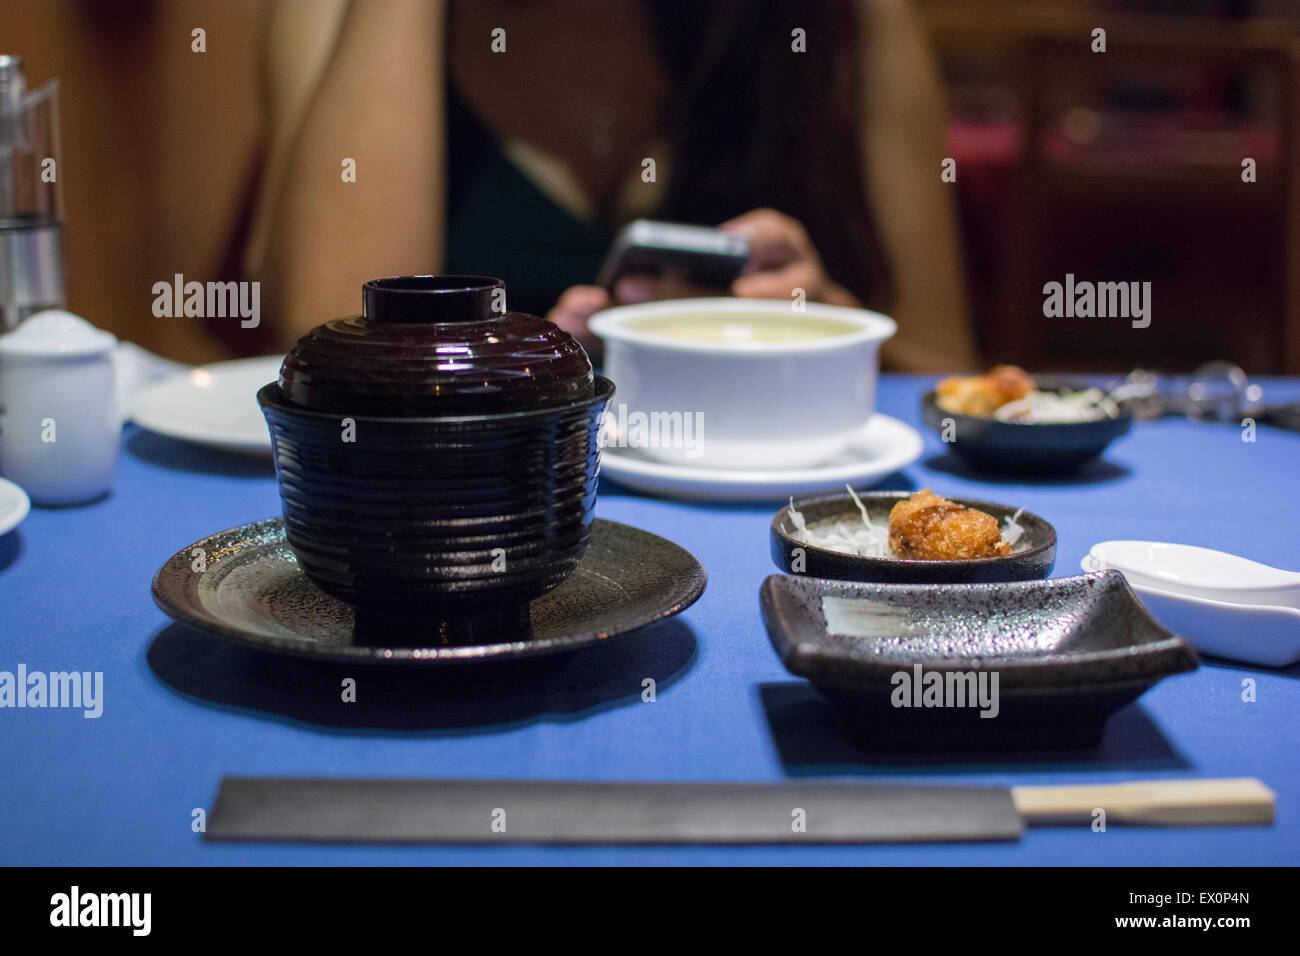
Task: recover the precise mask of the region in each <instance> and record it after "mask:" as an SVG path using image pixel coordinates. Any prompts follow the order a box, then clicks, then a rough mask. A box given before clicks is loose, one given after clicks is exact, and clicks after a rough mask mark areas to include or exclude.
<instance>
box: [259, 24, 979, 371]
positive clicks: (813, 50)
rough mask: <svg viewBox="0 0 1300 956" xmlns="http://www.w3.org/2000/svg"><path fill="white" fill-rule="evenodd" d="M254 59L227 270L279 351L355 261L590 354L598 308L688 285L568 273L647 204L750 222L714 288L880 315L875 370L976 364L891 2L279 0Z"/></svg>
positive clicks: (333, 296) (949, 212) (348, 276)
mask: <svg viewBox="0 0 1300 956" xmlns="http://www.w3.org/2000/svg"><path fill="white" fill-rule="evenodd" d="M796 29H798V30H802V31H803V34H802V36H803V43H804V44H805V46H806V51H796V47H797V46H798V45H799V39H798V37H797V35H796V34H795V33H794V31H796ZM502 31H503V32H502ZM494 46H495V49H494ZM263 60H264V77H263V89H264V103H265V111H266V121H267V126H268V128H267V133H268V140H267V147H266V155H265V159H264V164H263V169H262V175H261V179H260V182H259V185H258V195H257V201H256V207H255V211H254V218H253V225H252V230H251V235H250V237H249V241H248V244H247V249H246V254H245V266H246V268H247V270H248V271H249V272H250V273H251V275H252V277H253V278H257V279H261V280H263V302H264V310H265V312H266V314H267V315H268V317H269V319H270V321H272V322H274V323H276V330H277V335H278V337H279V343H278V344H280V345H282V346H287V345H288V344H289V343H291V342H292V341H293V340H294V339H295V338H296V337H297V336H298V335H300V334H301V333H303V332H304V331H306V330H307V329H308V328H310V327H312V326H313V325H316V324H317V323H319V322H320V321H322V320H323V319H325V318H328V317H332V316H334V315H339V314H344V313H347V312H352V311H355V303H356V300H357V297H358V287H359V286H360V285H361V283H362V282H364V281H365V280H367V279H370V278H374V277H378V276H385V275H398V274H417V273H429V272H445V273H489V274H492V275H496V276H500V277H501V278H503V279H505V281H506V283H507V288H508V293H509V304H510V307H511V308H515V309H521V310H523V311H529V312H537V313H543V314H546V315H547V316H548V317H549V318H550V319H551V320H552V321H554V322H556V323H558V324H559V325H561V326H562V327H564V328H566V329H567V330H569V331H570V332H572V333H574V334H575V335H577V336H578V337H579V338H580V340H582V341H583V342H584V344H587V345H588V346H589V347H593V348H594V347H595V345H596V344H595V343H593V342H592V340H591V338H590V337H589V335H588V333H587V327H586V323H587V319H588V318H589V317H590V315H591V314H592V313H594V312H596V311H598V310H599V309H601V308H605V307H607V306H609V305H612V304H622V303H625V302H635V301H646V300H650V299H655V298H669V297H679V296H681V295H689V294H693V293H694V292H695V291H696V290H690V289H684V288H679V287H676V286H674V285H673V284H672V283H670V282H665V281H662V280H654V279H649V278H643V277H628V278H626V279H624V280H623V281H621V282H620V283H619V284H618V285H617V287H616V288H615V290H614V298H613V300H611V297H610V295H609V294H608V293H607V292H606V291H605V290H603V289H601V288H599V287H596V286H592V285H589V284H588V283H590V282H592V281H593V279H594V277H595V275H596V272H597V270H598V268H599V265H600V262H601V260H602V258H603V257H604V255H605V253H606V251H607V250H608V248H609V246H610V244H611V242H612V240H613V238H614V236H615V233H616V232H617V228H618V226H619V225H621V224H623V223H626V222H628V221H630V220H632V219H635V218H657V219H668V220H674V221H681V222H694V223H704V224H723V228H726V229H730V230H735V231H737V232H743V233H745V234H747V235H748V236H749V237H750V241H751V256H750V262H749V264H748V265H747V267H746V269H745V272H744V274H742V275H741V277H740V278H738V279H737V280H736V281H735V283H734V284H733V286H732V288H731V290H730V291H731V294H733V295H737V296H745V297H757V298H775V299H786V300H789V299H790V298H791V296H792V291H793V290H794V289H796V288H802V289H803V290H805V292H806V295H807V297H808V299H809V300H811V301H815V302H827V303H832V304H836V305H849V306H854V305H865V306H867V307H870V308H876V309H879V310H880V311H884V312H887V313H889V314H891V315H892V316H894V318H896V319H897V321H898V323H899V333H898V335H897V336H896V337H895V338H894V339H893V340H891V341H890V342H889V343H887V345H886V348H885V350H884V358H885V361H886V362H887V364H889V365H891V366H892V367H895V368H901V369H908V370H919V371H938V370H949V369H954V368H968V367H970V366H972V365H974V364H975V361H976V358H975V349H974V344H973V336H972V333H971V330H970V327H969V323H968V318H967V310H966V300H965V292H964V287H963V278H962V272H961V266H960V257H959V251H958V240H957V231H956V223H955V217H954V213H953V205H954V204H953V200H952V198H951V194H950V192H949V191H948V189H949V187H947V186H945V185H944V184H943V183H942V182H941V181H940V176H939V173H940V161H941V159H942V158H943V155H944V150H943V145H944V139H943V108H942V95H941V89H940V84H939V79H938V75H937V67H936V64H935V62H934V60H933V58H932V56H931V53H930V51H929V49H928V48H927V46H926V43H925V40H924V37H923V35H922V32H921V29H920V26H919V24H918V23H917V21H916V20H915V18H914V17H913V15H912V11H911V9H910V7H909V5H908V4H907V3H906V2H905V0H858V2H856V3H854V2H843V0H810V2H805V3H797V4H796V3H792V2H785V3H781V2H771V0H761V2H740V0H656V2H649V0H548V2H540V0H472V2H470V0H448V2H430V0H350V2H349V0H279V2H277V3H275V4H274V5H273V7H272V9H271V10H270V13H269V15H268V18H267V22H266V28H265V36H264V45H263ZM645 159H653V160H654V166H655V176H654V179H653V181H650V182H647V181H645V179H643V176H642V172H643V169H644V168H645V166H644V160H645ZM348 160H351V161H353V162H354V163H355V181H354V182H345V181H344V177H343V176H342V175H341V168H342V166H343V165H344V164H345V162H346V161H348Z"/></svg>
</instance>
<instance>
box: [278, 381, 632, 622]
mask: <svg viewBox="0 0 1300 956" xmlns="http://www.w3.org/2000/svg"><path fill="white" fill-rule="evenodd" d="M613 391H614V387H613V384H612V383H611V382H610V381H609V380H608V379H604V378H597V379H596V381H595V387H594V394H593V396H592V397H590V398H587V399H585V400H580V401H575V402H571V403H569V404H565V405H560V406H555V407H550V408H539V409H533V410H528V411H519V412H505V413H499V414H488V415H462V416H438V417H414V416H413V417H384V416H366V415H360V414H357V415H344V414H339V413H331V412H320V411H312V410H307V409H303V408H299V407H297V406H295V405H293V404H292V403H290V402H288V401H286V400H285V397H284V395H283V393H282V391H281V389H280V386H279V385H278V384H276V383H272V384H269V385H267V386H265V387H264V388H262V389H261V390H260V391H259V392H258V396H257V397H258V402H259V403H260V404H261V406H262V410H263V413H264V414H265V415H266V420H267V425H268V427H269V428H270V431H271V441H272V448H273V455H274V460H275V468H276V475H277V477H278V479H279V483H280V494H281V498H282V500H283V504H284V521H285V533H286V538H287V540H288V543H289V545H290V546H291V547H292V548H293V550H294V553H295V554H296V555H297V556H298V560H299V562H300V564H301V565H302V568H303V570H304V571H305V572H306V573H307V574H308V576H310V578H311V579H312V581H313V582H314V583H315V584H316V585H317V586H318V587H319V588H320V589H321V590H323V591H325V592H326V593H328V594H330V595H333V596H334V597H337V598H339V599H340V600H342V601H345V602H347V603H348V604H351V605H353V606H356V607H360V608H363V609H372V610H375V611H377V612H379V613H381V614H386V613H393V614H397V613H403V614H433V615H451V616H456V615H461V614H480V613H483V612H484V610H485V609H486V610H508V609H509V608H511V607H515V608H518V607H521V606H524V607H526V604H527V602H528V601H530V600H532V599H533V598H535V597H537V596H539V595H541V594H543V593H545V592H546V591H548V590H550V589H551V588H553V587H555V586H556V585H558V584H559V583H560V582H561V581H562V580H563V579H564V577H565V575H567V574H568V573H569V572H570V571H571V570H572V569H573V567H574V566H575V565H576V564H577V563H578V560H579V558H580V557H581V556H582V552H583V549H584V547H585V546H586V543H587V538H588V534H589V529H590V524H591V521H592V508H593V506H594V503H595V497H596V480H597V473H598V468H599V447H598V439H597V432H598V428H599V423H600V415H601V412H602V411H603V409H604V406H605V404H606V403H607V402H608V400H609V398H610V396H611V395H612V394H613Z"/></svg>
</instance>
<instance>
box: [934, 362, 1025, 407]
mask: <svg viewBox="0 0 1300 956" xmlns="http://www.w3.org/2000/svg"><path fill="white" fill-rule="evenodd" d="M1034 391H1036V388H1035V386H1034V380H1033V379H1032V378H1030V377H1029V375H1028V374H1027V373H1026V372H1025V370H1024V369H1022V368H1020V367H1019V366H1017V365H998V366H995V367H994V368H993V369H991V370H990V371H989V372H988V373H987V374H985V375H972V376H953V377H952V378H945V379H944V380H943V381H942V382H940V383H939V384H938V385H937V386H936V387H935V403H936V404H937V405H938V406H939V407H940V408H942V409H943V410H944V411H946V412H953V413H955V414H957V415H980V416H984V417H989V416H991V415H992V414H993V413H994V412H995V411H997V410H998V409H999V408H1001V407H1002V406H1003V405H1005V404H1007V403H1008V402H1014V401H1018V400H1019V399H1022V398H1024V397H1025V396H1026V395H1029V394H1030V393H1031V392H1034Z"/></svg>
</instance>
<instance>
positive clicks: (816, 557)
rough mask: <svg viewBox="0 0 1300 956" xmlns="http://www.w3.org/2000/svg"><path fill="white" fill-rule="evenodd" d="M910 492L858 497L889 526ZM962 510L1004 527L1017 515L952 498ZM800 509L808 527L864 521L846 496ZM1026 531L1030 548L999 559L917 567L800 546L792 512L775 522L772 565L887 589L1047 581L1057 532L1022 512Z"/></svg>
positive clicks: (808, 501)
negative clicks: (975, 511)
mask: <svg viewBox="0 0 1300 956" xmlns="http://www.w3.org/2000/svg"><path fill="white" fill-rule="evenodd" d="M911 494H912V492H910V491H870V492H863V493H862V494H860V495H859V496H858V497H859V498H860V499H861V500H862V504H863V507H865V508H866V509H867V515H868V516H869V517H870V518H871V520H872V521H873V522H876V521H879V522H881V523H882V524H885V525H888V524H889V512H890V510H891V509H892V508H893V507H894V505H896V504H897V503H898V502H900V501H902V500H904V499H905V498H907V497H909V496H910V495H911ZM948 500H949V501H954V502H956V503H957V504H959V505H965V506H966V507H968V508H978V509H979V510H980V511H984V512H987V513H988V514H991V515H992V516H993V517H995V518H997V519H998V523H999V524H1001V523H1002V519H1003V518H1010V517H1011V516H1013V515H1014V514H1015V513H1016V511H1017V510H1018V509H1016V508H1012V507H1010V506H1008V505H999V504H994V503H992V502H989V501H976V500H974V499H972V498H950V499H948ZM794 506H795V508H797V509H798V511H799V513H800V514H802V515H803V516H804V520H805V521H807V522H808V524H809V525H814V524H816V523H818V522H820V521H825V520H827V519H836V518H842V519H843V520H845V521H848V522H856V521H860V520H861V516H860V514H859V512H858V507H857V505H856V504H854V502H853V499H852V498H850V497H849V496H848V495H847V494H839V493H834V494H826V495H814V496H809V497H807V498H796V499H795V502H794ZM1018 524H1020V525H1021V526H1022V527H1023V528H1024V529H1025V537H1024V540H1025V541H1026V542H1027V543H1028V547H1026V548H1025V549H1024V550H1021V551H1013V552H1012V553H1011V554H1008V555H1005V556H1003V557H1000V558H968V559H965V560H961V561H918V560H914V559H905V558H866V557H861V556H859V555H856V554H845V553H843V552H841V551H831V550H829V549H827V548H815V547H813V546H812V545H810V544H805V543H804V542H803V541H800V540H799V538H798V536H797V535H796V533H795V530H794V525H793V523H792V522H791V520H790V506H789V505H787V506H786V507H784V508H782V509H781V510H780V511H778V512H777V513H776V517H774V518H773V519H772V533H771V540H772V560H773V561H774V562H775V563H776V566H777V567H779V568H781V569H782V570H784V571H788V572H790V573H792V574H804V575H807V576H808V577H812V578H834V579H836V580H839V581H876V582H881V583H885V584H975V583H981V582H994V581H1033V580H1038V579H1041V578H1045V577H1047V576H1048V575H1049V574H1051V573H1052V568H1053V567H1054V566H1055V564H1056V529H1055V528H1053V527H1052V526H1051V525H1050V524H1048V522H1047V521H1045V520H1043V519H1042V518H1040V517H1038V515H1036V514H1031V513H1030V512H1028V511H1023V512H1021V514H1020V518H1019V520H1018Z"/></svg>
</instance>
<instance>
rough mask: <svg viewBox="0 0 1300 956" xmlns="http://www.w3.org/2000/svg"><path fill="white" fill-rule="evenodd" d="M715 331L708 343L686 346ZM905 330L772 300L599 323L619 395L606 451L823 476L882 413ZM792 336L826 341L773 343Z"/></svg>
mask: <svg viewBox="0 0 1300 956" xmlns="http://www.w3.org/2000/svg"><path fill="white" fill-rule="evenodd" d="M665 324H669V325H672V326H675V330H669V331H665V329H664V326H665ZM705 326H708V327H709V328H710V329H711V331H710V332H709V333H708V335H705V336H701V337H695V338H686V337H679V335H678V333H679V332H680V331H681V330H682V329H687V334H693V333H692V332H691V331H690V330H692V329H703V327H705ZM896 328H897V326H896V325H895V323H894V321H893V320H892V319H890V318H888V317H886V316H883V315H880V314H879V313H876V312H869V311H867V310H865V309H848V308H841V307H838V306H830V305H819V304H808V305H806V306H805V308H804V310H803V311H795V310H794V309H793V307H792V306H791V304H790V303H788V302H784V301H779V300H766V299H729V298H707V299H673V300H665V301H662V302H649V303H645V304H641V305H628V306H619V307H616V308H613V309H607V310H605V311H603V312H600V313H598V314H596V315H595V316H593V317H592V320H591V330H592V332H594V333H595V334H596V335H598V336H599V337H600V338H601V339H602V340H603V341H604V343H605V374H606V375H608V376H609V377H610V378H611V379H613V381H614V384H615V385H616V386H617V389H618V391H617V392H616V393H615V396H614V401H613V402H612V403H611V404H610V407H609V408H608V409H607V410H606V413H605V414H606V423H605V427H604V430H603V432H602V440H603V441H604V443H605V445H606V447H609V446H611V445H616V446H630V447H636V448H639V449H641V450H642V452H643V453H644V454H646V455H649V456H650V457H652V458H655V459H658V460H660V461H667V462H672V463H674V464H686V465H695V466H699V467H705V468H728V469H752V468H764V469H767V468H783V467H789V468H798V467H805V466H809V465H816V464H818V463H820V462H823V461H826V460H827V459H829V458H831V457H833V456H834V455H835V454H836V453H837V452H839V451H841V450H842V449H843V448H844V447H845V445H846V444H847V442H848V440H849V437H850V436H851V435H852V434H853V433H854V432H855V431H856V430H858V429H860V428H861V427H862V426H863V425H864V424H865V423H866V421H867V419H868V418H870V417H871V414H872V413H873V412H874V411H875V399H876V379H877V375H878V372H879V351H880V344H881V343H882V342H884V341H885V340H886V339H888V338H889V337H890V336H891V335H893V334H894V332H895V330H896ZM764 330H766V332H765V331H764ZM792 330H795V331H806V332H811V333H815V334H814V335H813V336H812V337H802V338H794V339H790V340H786V341H766V340H763V338H762V336H763V335H764V334H770V333H789V332H790V331H792Z"/></svg>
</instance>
